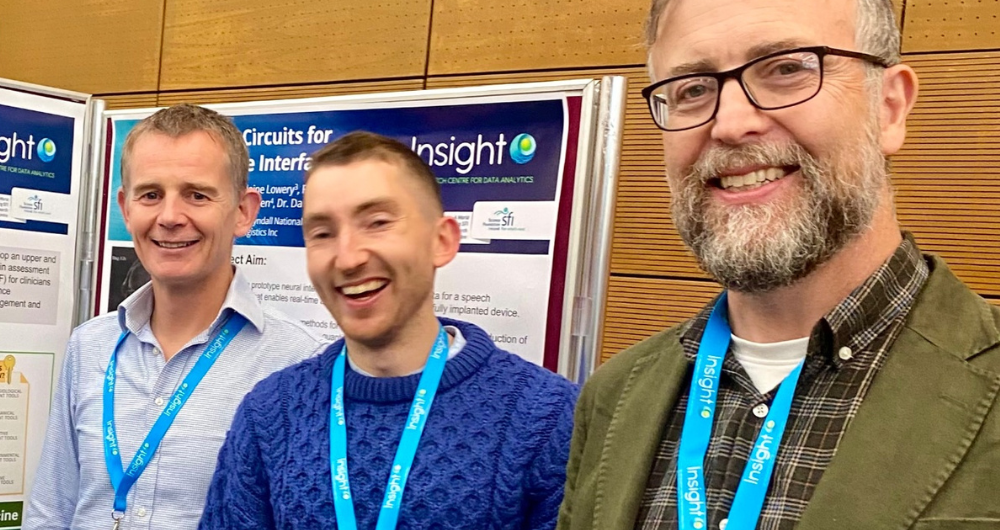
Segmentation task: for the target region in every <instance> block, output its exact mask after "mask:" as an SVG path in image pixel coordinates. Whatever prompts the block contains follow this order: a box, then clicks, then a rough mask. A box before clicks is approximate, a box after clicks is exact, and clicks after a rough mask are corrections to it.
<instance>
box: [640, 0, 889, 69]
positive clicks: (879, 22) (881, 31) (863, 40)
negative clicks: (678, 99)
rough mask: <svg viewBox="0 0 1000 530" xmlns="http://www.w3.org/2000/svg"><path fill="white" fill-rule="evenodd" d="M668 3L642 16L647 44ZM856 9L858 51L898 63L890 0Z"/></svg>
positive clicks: (868, 1) (864, 0)
mask: <svg viewBox="0 0 1000 530" xmlns="http://www.w3.org/2000/svg"><path fill="white" fill-rule="evenodd" d="M668 3H670V0H653V4H652V6H651V7H650V9H649V18H647V19H646V46H647V47H650V48H651V47H652V46H653V44H655V43H656V33H657V29H658V28H659V25H660V17H661V16H662V15H663V12H664V11H665V10H666V8H667V4H668ZM857 10H858V11H857V18H856V20H855V28H854V35H855V37H854V41H855V43H856V44H857V45H858V46H859V47H860V48H861V49H860V50H859V51H862V52H865V53H869V54H872V55H875V56H877V57H881V58H882V59H885V60H886V61H888V63H889V64H897V63H899V61H900V57H899V43H900V36H899V26H897V25H896V13H895V11H893V9H892V0H857Z"/></svg>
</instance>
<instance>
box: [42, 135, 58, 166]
mask: <svg viewBox="0 0 1000 530" xmlns="http://www.w3.org/2000/svg"><path fill="white" fill-rule="evenodd" d="M55 157H56V143H55V142H53V141H52V140H50V139H48V138H42V139H41V141H39V142H38V158H40V159H42V162H51V161H52V159H53V158H55Z"/></svg>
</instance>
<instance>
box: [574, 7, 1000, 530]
mask: <svg viewBox="0 0 1000 530" xmlns="http://www.w3.org/2000/svg"><path fill="white" fill-rule="evenodd" d="M647 27H648V35H647V43H648V45H649V65H650V72H651V74H652V76H653V79H654V80H656V82H655V83H653V84H652V85H650V86H649V87H648V88H646V89H645V90H644V91H643V95H644V96H645V98H646V99H647V101H648V102H649V108H650V112H651V115H652V117H653V120H654V121H655V123H656V125H657V126H658V127H659V128H661V129H663V131H664V133H663V136H664V144H665V162H666V174H667V181H668V183H669V184H670V189H671V193H672V209H673V217H674V223H675V225H676V227H677V229H678V232H679V233H680V235H681V236H682V238H683V239H684V241H685V243H686V244H687V245H688V246H689V247H690V248H691V250H692V252H693V253H694V255H695V256H696V257H697V259H698V261H699V264H700V265H701V267H702V268H703V269H704V270H705V271H707V272H708V273H709V274H711V275H712V277H713V278H715V279H716V280H717V281H718V282H719V283H721V284H722V286H723V287H724V288H725V291H724V292H723V293H722V294H721V295H720V296H719V297H717V298H716V300H714V301H713V302H712V303H711V304H709V305H708V306H707V307H705V308H704V309H703V310H702V311H701V312H700V313H699V314H698V315H696V316H695V317H694V318H693V319H691V320H689V321H688V322H685V323H684V324H681V325H680V326H677V327H674V328H672V329H670V330H667V331H664V332H662V333H660V334H657V335H655V336H653V337H651V338H649V339H647V340H646V341H643V342H641V343H640V344H637V345H636V346H634V347H632V348H630V349H628V350H626V351H625V352H623V353H621V354H619V355H617V356H615V357H614V358H613V359H611V360H610V361H609V362H608V363H607V364H606V365H605V366H602V367H601V368H600V370H598V371H597V373H596V374H595V375H594V377H593V378H592V379H591V380H590V381H589V382H588V384H587V385H586V386H585V387H584V390H583V391H582V393H581V395H580V399H579V402H578V406H577V413H576V419H575V422H576V424H575V430H574V435H573V442H572V448H571V453H570V461H569V469H568V472H567V482H566V492H565V500H564V502H563V505H562V508H561V511H560V519H559V525H558V527H559V528H560V529H561V530H577V529H579V530H582V529H585V528H586V529H594V528H600V529H601V530H624V529H633V528H634V529H638V530H660V529H673V528H680V529H683V530H703V529H712V530H715V529H719V530H726V529H728V530H749V529H755V528H760V529H769V530H770V529H791V528H797V529H807V530H813V529H831V530H833V529H838V530H839V529H851V530H854V529H883V528H900V529H902V528H927V529H929V528H949V529H953V528H954V529H958V528H961V529H970V530H972V529H978V528H1000V510H998V508H997V507H998V504H997V499H998V498H1000V480H997V478H996V470H997V469H1000V451H998V450H997V447H998V440H1000V405H997V404H996V402H997V395H998V392H1000V331H998V329H1000V309H998V308H996V307H991V306H990V305H989V304H988V303H987V302H986V301H985V300H983V299H982V298H980V297H979V296H977V295H976V294H974V293H973V292H972V291H970V290H969V289H968V288H967V287H965V286H964V285H963V284H962V283H961V282H960V281H959V280H958V279H957V278H956V277H955V276H954V274H952V273H951V272H950V271H949V270H948V267H947V266H946V265H945V264H944V262H943V261H942V260H941V259H940V258H938V257H935V256H932V255H925V254H921V252H920V251H919V249H918V248H917V245H916V243H915V242H914V240H913V238H912V236H910V235H909V234H907V233H901V231H900V227H899V224H898V222H897V220H896V217H895V211H894V208H893V193H892V186H891V182H890V178H889V172H888V163H887V157H888V156H889V155H891V154H893V153H895V152H897V151H898V150H899V149H900V147H901V146H902V143H903V140H904V136H905V132H906V117H907V115H908V114H909V112H910V110H911V108H912V106H913V104H914V101H915V99H916V91H917V79H916V75H915V74H914V72H913V70H912V69H910V68H909V67H907V66H905V65H902V64H899V60H900V58H899V39H900V36H899V31H898V29H897V28H896V25H895V19H894V14H893V10H892V5H891V3H890V2H889V1H888V0H855V1H820V0H711V1H706V0H654V2H653V6H652V10H651V14H650V19H649V22H648V26H647Z"/></svg>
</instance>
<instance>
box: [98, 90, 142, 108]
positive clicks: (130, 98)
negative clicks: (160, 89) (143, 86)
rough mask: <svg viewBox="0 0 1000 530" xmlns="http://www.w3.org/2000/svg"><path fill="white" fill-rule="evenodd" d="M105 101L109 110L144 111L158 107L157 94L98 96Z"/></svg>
mask: <svg viewBox="0 0 1000 530" xmlns="http://www.w3.org/2000/svg"><path fill="white" fill-rule="evenodd" d="M94 97H96V98H99V99H103V100H104V102H105V105H106V106H107V109H108V110H116V109H143V108H148V107H155V106H156V93H155V92H149V93H142V94H114V95H108V96H102V95H96V96H94Z"/></svg>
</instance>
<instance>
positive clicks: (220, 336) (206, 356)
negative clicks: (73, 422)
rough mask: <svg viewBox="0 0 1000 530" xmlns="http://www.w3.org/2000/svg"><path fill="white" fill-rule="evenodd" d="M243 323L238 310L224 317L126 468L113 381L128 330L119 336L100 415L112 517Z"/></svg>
mask: <svg viewBox="0 0 1000 530" xmlns="http://www.w3.org/2000/svg"><path fill="white" fill-rule="evenodd" d="M245 324H246V319H245V318H244V317H243V315H240V314H238V313H232V314H231V315H230V316H229V318H227V319H226V322H225V323H224V324H223V326H222V329H220V330H219V332H218V333H217V334H216V335H215V338H213V339H212V342H210V343H209V344H208V346H206V347H205V351H204V352H202V354H201V357H200V358H198V362H196V363H195V365H194V367H193V368H191V371H190V372H188V375H187V377H185V378H184V381H182V382H181V386H179V387H178V388H177V390H176V391H174V395H173V396H172V397H171V398H170V402H168V403H167V405H166V407H165V408H164V409H163V412H161V413H160V417H159V418H157V420H156V422H155V423H154V424H153V428H152V429H150V430H149V433H148V434H147V435H146V438H145V439H144V440H143V441H142V445H141V446H140V447H139V450H138V451H137V452H136V454H135V456H134V457H132V462H131V463H130V464H129V466H128V469H124V468H123V467H122V459H121V456H120V455H119V448H118V431H117V430H116V429H115V380H116V377H117V375H116V368H117V365H118V350H119V348H121V346H122V343H124V342H125V338H126V337H128V333H129V332H128V331H127V330H126V331H123V332H122V334H121V336H120V337H119V338H118V342H117V343H116V344H115V349H114V351H113V352H111V360H110V361H108V369H107V372H106V373H105V376H104V414H103V416H104V463H105V464H106V465H107V466H108V475H110V476H111V487H113V488H114V489H115V507H114V513H113V517H114V519H115V520H116V521H117V520H118V519H121V517H122V516H123V515H124V514H125V508H126V506H127V499H128V492H129V490H130V489H132V486H133V485H134V484H135V481H136V480H139V476H140V475H142V472H143V471H145V470H146V466H147V465H149V461H150V460H152V458H153V455H154V454H156V448H157V447H159V445H160V442H162V441H163V437H164V435H166V434H167V429H169V428H170V425H171V424H172V423H173V422H174V418H176V417H177V414H178V412H180V410H181V407H183V406H184V404H185V403H187V400H188V398H189V397H191V394H192V393H193V392H194V389H195V388H196V387H197V386H198V383H201V380H202V379H203V378H204V377H205V374H207V373H208V370H209V369H210V368H211V367H212V365H213V364H215V360H216V359H218V358H219V355H220V354H221V353H222V352H223V350H225V349H226V347H227V346H229V343H230V342H232V340H233V338H234V337H236V335H237V334H239V332H240V330H241V329H243V326H244V325H245Z"/></svg>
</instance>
